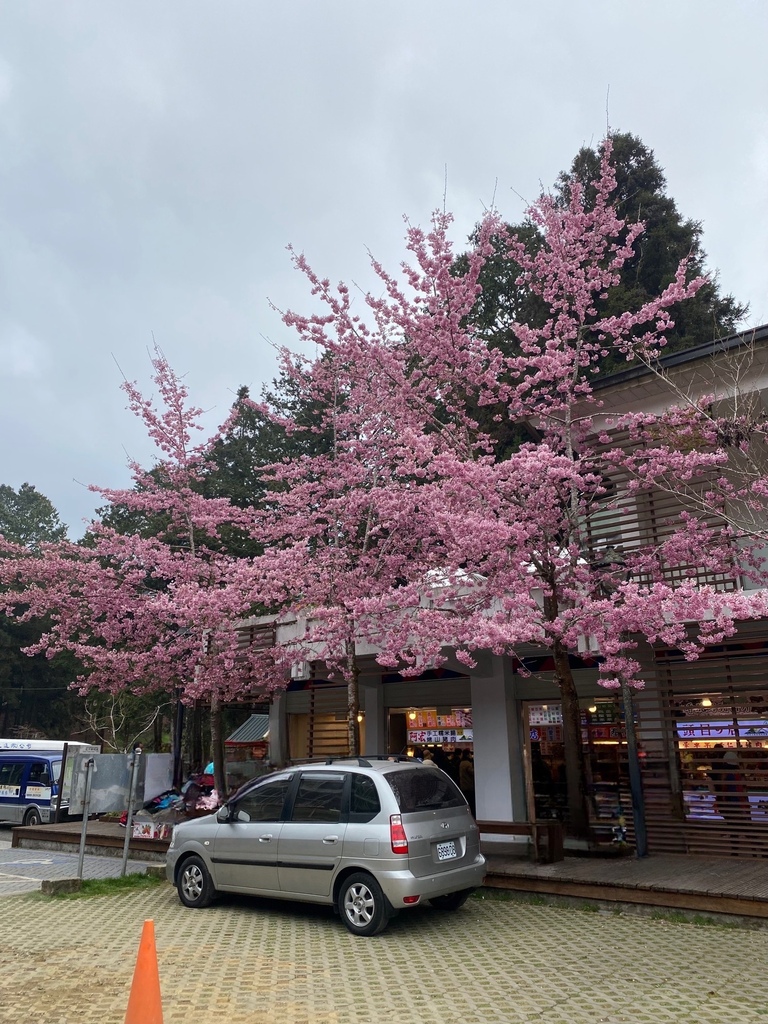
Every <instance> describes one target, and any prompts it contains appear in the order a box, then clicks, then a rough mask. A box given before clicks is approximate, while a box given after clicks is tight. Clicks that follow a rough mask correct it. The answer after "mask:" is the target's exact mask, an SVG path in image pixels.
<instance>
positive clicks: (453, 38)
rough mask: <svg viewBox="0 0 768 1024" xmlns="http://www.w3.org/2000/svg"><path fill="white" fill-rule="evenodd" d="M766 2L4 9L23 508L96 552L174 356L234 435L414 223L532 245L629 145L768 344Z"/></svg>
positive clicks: (6, 302)
mask: <svg viewBox="0 0 768 1024" xmlns="http://www.w3.org/2000/svg"><path fill="white" fill-rule="evenodd" d="M767 43H768V5H766V4H765V3H764V2H763V0H741V2H739V0H729V2H728V3H724V2H722V0H714V2H708V0H690V2H683V0H664V2H663V3H662V2H658V0H645V2H644V3H642V4H640V3H637V2H634V3H630V2H621V0H604V2H598V0H591V2H587V0H527V2H522V0H473V2H472V3H468V2H466V0H463V2H457V0H404V2H400V0H397V2H393V0H386V2H381V0H380V2H379V3H373V2H366V0H278V2H275V0H271V2H262V0H218V2H215V3H214V2H212V0H204V2H203V0H162V2H158V0H111V2H109V3H106V2H105V0H83V2H77V0H67V2H66V3H58V2H54V0H49V2H43V0H28V2H25V3H20V2H19V0H0V360H1V362H0V382H1V387H2V390H1V391H0V417H1V420H2V438H3V444H2V462H1V463H0V465H1V469H0V483H6V484H10V485H12V486H13V487H18V486H20V484H22V483H23V482H24V481H29V482H30V483H32V484H34V485H35V486H36V487H37V488H38V490H40V491H42V492H43V493H44V494H46V495H47V496H48V497H49V498H50V499H51V500H52V501H53V503H54V504H55V505H56V507H57V508H58V509H59V512H60V514H61V516H62V519H63V520H64V521H65V522H67V523H68V525H69V527H70V534H71V536H72V537H73V539H74V538H77V537H79V536H81V535H82V533H83V530H84V527H83V522H82V521H83V519H84V518H90V516H91V515H92V514H93V510H94V507H95V504H96V501H95V499H94V496H93V495H92V494H91V493H90V492H89V491H87V490H86V488H85V486H84V485H85V484H87V483H99V484H103V485H105V486H122V485H124V484H126V483H127V482H128V480H129V477H128V472H127V470H126V468H125V464H126V459H127V454H126V453H128V454H129V455H131V456H133V457H136V458H139V459H140V460H141V461H145V462H150V461H151V457H152V456H151V447H150V445H149V444H148V442H147V441H146V440H145V439H144V437H143V435H142V431H141V428H140V427H139V425H138V424H137V423H136V422H135V421H134V420H133V418H132V416H131V414H130V413H129V412H128V411H126V408H125V404H126V403H125V399H124V396H123V394H122V392H121V391H120V389H119V387H120V381H121V372H122V373H124V374H125V375H126V376H127V377H128V378H130V379H134V380H138V381H139V382H140V383H141V384H142V385H143V386H144V387H145V388H146V389H147V390H148V391H149V390H150V388H151V385H150V381H149V377H150V372H151V368H150V366H149V357H148V349H149V348H150V346H151V345H152V336H153V335H154V337H155V339H156V340H157V343H158V344H159V345H160V346H161V348H162V349H163V351H164V352H165V354H166V355H167V357H168V358H169V360H170V362H171V364H172V365H173V366H174V368H175V369H176V370H177V371H178V372H180V373H184V374H186V381H187V383H188V386H189V388H190V391H191V396H192V398H193V399H194V401H195V402H196V404H199V405H201V406H203V407H204V408H205V409H206V410H208V417H209V421H210V423H209V425H210V427H211V428H213V427H214V426H215V425H216V424H217V423H219V422H221V421H222V420H223V419H224V418H225V416H226V414H227V411H228V409H229V406H230V405H231V402H232V400H233V397H234V393H235V391H236V390H237V388H238V386H239V385H241V384H248V385H249V386H250V387H251V388H252V389H253V391H254V392H256V393H257V392H258V391H259V388H260V386H261V384H262V383H263V382H264V381H266V380H269V379H271V377H272V375H273V372H274V351H273V348H272V347H271V344H270V342H271V343H273V344H281V343H292V342H293V339H292V338H291V336H290V334H289V333H288V332H287V331H286V329H285V328H283V326H282V324H281V323H280V320H279V318H278V317H277V315H276V314H275V313H274V312H272V311H271V309H270V306H269V302H268V299H271V300H272V301H273V302H275V303H276V304H277V305H279V306H281V307H288V306H291V307H294V308H305V309H306V308H308V301H307V298H306V288H305V286H304V284H303V283H302V281H301V279H300V278H299V277H298V275H297V274H296V273H295V272H294V271H293V270H292V269H291V266H290V261H289V257H288V254H287V252H286V249H285V247H286V245H288V244H289V243H293V245H294V246H295V247H296V248H297V249H301V250H304V251H305V252H306V253H307V255H308V256H309V257H310V259H311V261H312V263H313V264H314V266H315V267H316V268H317V269H318V270H319V271H320V272H321V273H322V274H324V275H328V276H330V277H331V278H332V279H338V278H342V277H343V278H345V279H347V280H354V281H358V282H363V283H364V282H365V281H366V280H367V274H366V267H367V256H366V249H367V248H368V249H371V250H372V251H373V253H374V254H375V255H376V256H377V257H379V258H380V259H381V260H382V261H383V262H384V263H385V264H386V265H388V266H390V267H394V266H395V265H396V263H397V262H398V261H399V259H400V258H401V256H402V254H403V249H402V237H403V222H402V217H403V215H407V216H408V217H409V218H410V220H412V221H414V222H421V223H425V222H426V221H427V220H428V218H429V215H430V211H431V210H432V209H433V208H435V207H437V206H440V205H442V201H443V191H444V183H445V178H446V170H447V182H448V188H447V205H448V207H449V208H450V209H452V210H453V211H454V212H455V214H456V217H457V220H456V238H457V240H459V239H461V238H463V237H465V236H466V234H467V232H468V231H469V229H470V228H471V227H472V225H473V223H474V222H475V221H476V220H477V219H478V217H479V216H480V214H481V213H482V210H483V207H484V205H487V204H489V203H490V202H491V200H492V198H493V195H494V190H495V193H496V203H497V205H498V207H499V208H500V211H501V213H502V214H503V215H504V216H505V217H507V218H508V219H509V220H517V219H519V218H520V216H521V215H522V213H523V209H524V204H523V202H522V201H521V200H520V199H519V198H518V196H519V195H521V196H524V197H525V198H526V199H527V200H529V201H532V200H534V199H535V198H536V196H537V194H538V192H539V188H540V184H541V183H543V184H544V185H546V186H549V185H551V184H552V182H553V181H554V179H555V177H556V176H557V174H558V172H559V171H560V170H562V169H564V168H566V167H568V166H569V164H570V162H571V160H572V158H573V156H574V155H575V153H576V152H577V150H578V149H579V147H580V146H582V145H583V144H585V143H591V142H595V141H597V140H599V139H600V138H601V136H602V135H603V134H604V131H605V126H606V104H607V107H608V116H609V119H610V124H611V127H612V128H614V129H618V130H621V131H631V132H633V133H635V134H637V135H639V136H640V137H641V138H642V139H643V140H644V141H645V142H646V144H647V145H649V146H650V147H651V148H652V149H653V150H654V151H655V153H656V156H657V159H658V160H659V162H660V163H661V165H662V166H663V167H664V168H665V170H666V174H667V181H668V186H669V192H670V194H671V195H672V196H673V197H674V198H675V199H676V201H677V203H678V206H679V208H680V209H681V211H682V213H683V214H684V215H685V216H688V217H693V218H695V219H697V220H701V221H702V222H703V226H704V246H705V248H706V250H707V253H708V255H709V266H710V267H711V268H712V269H719V271H720V280H721V285H722V288H723V290H724V291H726V292H732V293H733V294H734V295H735V296H736V297H737V298H738V299H739V300H741V301H748V302H749V303H750V305H751V314H750V319H749V321H748V324H747V325H746V326H749V325H757V324H760V323H765V322H766V321H768V298H767V296H766V267H768V187H767V186H768V103H767V102H766V101H768V61H766V58H765V51H766V44H767Z"/></svg>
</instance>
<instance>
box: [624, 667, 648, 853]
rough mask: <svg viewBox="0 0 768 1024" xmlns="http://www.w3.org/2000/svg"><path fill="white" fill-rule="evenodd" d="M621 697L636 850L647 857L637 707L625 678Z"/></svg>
mask: <svg viewBox="0 0 768 1024" xmlns="http://www.w3.org/2000/svg"><path fill="white" fill-rule="evenodd" d="M621 699H622V702H623V704H624V728H625V730H626V734H627V766H628V768H629V792H630V796H631V798H632V817H633V819H634V823H635V852H636V855H637V856H638V857H647V856H648V831H647V828H646V823H645V797H644V796H643V782H642V778H641V775H640V758H639V757H638V750H637V732H636V731H635V709H634V703H633V700H632V690H631V689H630V687H629V686H627V684H626V682H625V681H624V679H622V680H621Z"/></svg>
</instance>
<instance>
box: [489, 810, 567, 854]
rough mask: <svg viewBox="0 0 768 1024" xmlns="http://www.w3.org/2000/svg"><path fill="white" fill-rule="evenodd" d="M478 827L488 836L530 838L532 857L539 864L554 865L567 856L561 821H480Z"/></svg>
mask: <svg viewBox="0 0 768 1024" xmlns="http://www.w3.org/2000/svg"><path fill="white" fill-rule="evenodd" d="M477 827H478V828H479V829H480V832H481V833H483V832H485V833H486V835H495V836H528V837H529V838H530V840H531V857H532V859H533V860H535V861H537V862H538V863H539V864H554V862H555V861H558V860H562V859H563V857H564V856H565V854H564V852H563V823H562V822H561V821H478V823H477Z"/></svg>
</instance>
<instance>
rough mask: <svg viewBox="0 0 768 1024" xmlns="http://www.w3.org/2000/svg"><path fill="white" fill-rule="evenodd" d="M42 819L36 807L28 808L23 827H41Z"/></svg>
mask: <svg viewBox="0 0 768 1024" xmlns="http://www.w3.org/2000/svg"><path fill="white" fill-rule="evenodd" d="M42 823H43V819H42V816H41V814H40V811H38V809H37V808H36V807H30V809H29V810H28V811H27V813H26V814H25V815H24V824H25V825H42Z"/></svg>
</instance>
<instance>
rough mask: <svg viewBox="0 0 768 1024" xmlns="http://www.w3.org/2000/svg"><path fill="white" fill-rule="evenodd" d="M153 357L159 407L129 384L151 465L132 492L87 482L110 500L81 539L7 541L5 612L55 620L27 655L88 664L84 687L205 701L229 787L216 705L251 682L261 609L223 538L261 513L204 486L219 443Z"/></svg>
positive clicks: (218, 765) (137, 472)
mask: <svg viewBox="0 0 768 1024" xmlns="http://www.w3.org/2000/svg"><path fill="white" fill-rule="evenodd" d="M152 365H153V369H154V375H153V380H154V382H155V384H156V386H157V389H158V395H159V398H158V402H157V403H155V402H154V401H153V400H152V399H148V398H144V397H143V396H142V394H141V392H140V391H139V389H138V387H137V386H136V385H135V384H133V383H131V382H128V381H126V382H125V383H124V384H123V389H124V391H125V393H126V394H127V396H128V399H129V404H130V409H131V410H132V411H133V413H134V414H135V415H136V416H138V417H139V418H140V419H141V420H142V422H143V423H144V425H145V427H146V429H147V432H148V434H149V437H150V438H151V439H152V440H153V441H154V443H155V445H156V447H157V450H158V457H157V460H156V462H155V464H154V466H153V467H152V468H151V469H150V470H146V469H144V468H143V467H142V466H140V465H139V464H138V463H137V462H131V464H130V468H131V472H132V476H133V482H134V486H133V487H132V488H122V489H111V488H101V487H96V486H94V487H92V488H91V489H92V490H93V491H95V492H96V493H98V494H99V495H101V497H102V498H103V499H104V501H105V502H106V506H105V508H104V509H103V510H102V516H101V518H100V519H97V520H95V521H94V522H92V523H91V524H90V525H89V527H88V530H87V532H86V536H85V538H84V540H83V542H82V543H80V544H71V543H68V542H59V543H50V544H41V545H39V549H38V550H37V551H34V552H31V551H24V550H15V549H13V548H11V547H10V546H7V547H6V549H5V551H6V553H13V554H14V555H15V556H16V557H14V558H13V559H9V558H4V559H0V573H2V580H3V582H4V583H5V584H6V585H7V586H8V587H9V592H8V593H7V594H6V600H7V601H9V606H8V607H7V608H6V612H7V614H9V615H12V614H17V615H18V617H19V618H21V619H22V620H24V621H25V620H31V619H41V618H44V617H47V621H48V622H49V623H50V625H49V628H48V629H47V631H46V632H45V633H44V634H43V636H42V637H41V638H40V640H39V641H38V642H37V643H36V644H34V645H33V646H32V647H31V648H30V649H29V651H28V653H29V654H34V653H37V652H45V654H46V655H47V656H48V657H49V658H50V657H54V656H55V655H56V654H58V653H59V652H61V651H69V652H71V653H72V654H74V655H75V656H76V657H77V659H78V660H79V662H80V664H81V665H82V666H83V668H84V671H83V674H82V675H81V676H80V677H79V678H78V679H77V686H78V688H79V690H80V692H81V693H83V694H84V693H87V692H88V691H89V690H93V689H96V690H101V691H105V692H107V693H119V692H121V691H123V692H124V691H130V692H134V693H144V692H147V691H160V692H164V693H171V694H174V693H175V694H177V695H178V696H179V697H180V698H181V699H182V700H183V701H186V702H190V701H192V700H194V699H196V698H204V699H206V700H209V701H210V703H211V718H212V735H213V740H214V742H213V746H214V754H215V755H216V756H215V757H214V763H215V770H216V772H215V773H216V786H217V789H218V791H219V793H220V794H222V795H223V794H224V793H225V792H226V786H225V780H224V771H223V746H222V738H221V737H220V736H219V735H218V734H217V727H218V728H219V732H220V725H219V723H220V713H219V712H220V703H221V701H222V700H224V699H227V698H233V697H236V696H238V695H239V694H241V693H242V692H243V691H244V690H247V689H248V687H249V685H250V679H251V672H250V660H251V658H252V657H253V658H255V657H257V655H256V654H255V653H252V652H249V651H245V652H244V651H242V650H241V649H240V638H239V634H238V630H237V623H238V621H239V620H240V619H242V618H243V617H244V616H246V615H248V614H249V613H250V611H251V610H252V607H253V602H254V595H253V585H254V578H253V574H252V573H247V574H246V573H244V572H243V571H242V563H241V560H238V559H237V558H235V557H233V556H231V555H229V554H228V553H227V550H226V547H225V546H224V543H223V540H222V538H223V536H224V534H225V532H227V531H228V532H229V535H231V531H233V530H234V531H242V532H243V533H245V534H248V533H250V532H251V531H252V529H253V516H252V514H251V513H249V511H248V510H247V509H242V508H239V507H237V506H235V505H233V504H232V503H231V502H230V501H229V499H228V498H226V497H205V496H204V495H203V494H202V493H201V490H202V487H201V483H202V480H203V476H204V474H205V470H206V452H207V451H208V450H209V448H210V444H211V441H210V440H206V441H204V442H202V443H200V442H197V443H196V442H195V440H194V434H195V433H198V432H200V431H201V429H202V427H201V425H200V418H201V415H202V412H201V410H200V409H198V408H196V407H194V406H192V405H191V404H190V403H189V400H188V392H187V388H186V386H185V385H184V383H183V381H182V380H181V379H180V378H179V377H178V376H177V375H176V374H175V373H174V372H173V370H172V369H171V367H170V366H169V364H168V362H167V360H166V359H165V357H164V356H163V355H162V353H161V352H160V351H159V350H157V349H156V350H155V353H154V356H153V358H152ZM114 524H116V525H114ZM126 524H128V525H126ZM11 598H13V601H14V602H19V603H18V604H17V603H10V601H11ZM217 751H218V754H217Z"/></svg>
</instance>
